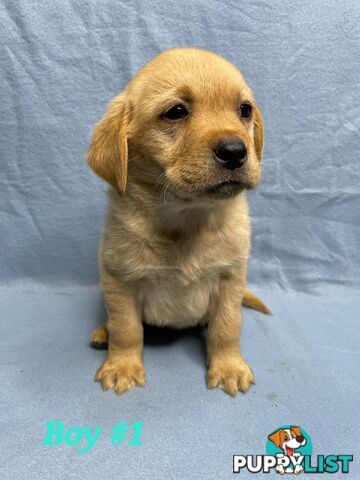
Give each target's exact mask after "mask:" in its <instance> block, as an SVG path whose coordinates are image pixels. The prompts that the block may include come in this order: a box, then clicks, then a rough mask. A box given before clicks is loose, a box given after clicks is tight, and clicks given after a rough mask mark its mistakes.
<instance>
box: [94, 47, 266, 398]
mask: <svg viewBox="0 0 360 480" xmlns="http://www.w3.org/2000/svg"><path fill="white" fill-rule="evenodd" d="M263 138H264V133H263V123H262V119H261V115H260V112H259V109H258V107H257V106H256V103H255V100H254V97H253V94H252V92H251V90H250V88H249V87H248V85H247V83H246V82H245V80H244V77H243V76H242V75H241V73H240V72H239V71H238V70H237V68H235V66H234V65H232V64H230V63H229V62H228V61H226V60H225V59H224V58H222V57H220V56H219V55H216V54H215V53H211V52H208V51H204V50H198V49H193V48H177V49H172V50H168V51H165V52H164V53H162V54H160V55H159V56H157V57H156V58H155V59H153V60H152V61H151V62H150V63H148V64H147V65H146V66H145V67H144V68H143V69H142V70H141V71H140V72H139V73H138V74H137V75H136V76H135V77H134V78H133V80H132V81H131V82H130V83H129V84H128V85H127V87H126V88H125V90H124V91H123V92H122V93H120V95H118V96H117V97H116V98H115V99H114V100H113V101H112V102H111V104H110V106H109V108H108V110H107V112H106V114H105V115H104V117H103V118H102V120H101V121H100V122H99V123H98V125H97V126H96V128H95V130H94V133H93V137H92V143H91V146H90V149H89V152H88V162H89V165H90V167H91V168H92V169H93V170H94V171H95V172H96V173H97V174H98V175H100V176H101V177H102V178H103V179H105V180H106V181H107V182H109V183H110V185H112V187H113V189H111V191H110V193H109V209H108V215H107V220H106V224H105V228H104V232H103V236H102V241H101V246H100V274H101V288H102V290H103V293H104V296H105V303H106V307H107V313H108V321H107V324H106V326H105V325H104V326H101V327H99V328H98V329H97V330H96V331H95V332H94V333H93V335H92V338H91V340H92V343H93V345H98V344H103V343H107V342H108V355H107V359H106V360H105V362H104V363H103V364H102V366H101V367H100V369H99V370H98V372H97V375H96V379H97V380H98V381H100V382H101V383H102V386H103V388H104V389H105V390H107V389H109V388H113V389H114V390H115V392H116V393H118V394H120V393H123V392H125V391H126V390H128V389H130V388H132V387H134V386H136V385H137V386H143V385H144V383H145V370H144V366H143V359H142V354H143V321H144V322H146V323H149V324H152V325H158V326H169V327H175V328H184V327H191V326H194V325H199V324H207V325H208V335H207V356H208V378H207V384H208V387H209V388H213V387H220V388H222V389H223V390H224V391H225V392H227V393H229V394H231V395H235V394H236V392H237V391H238V390H241V391H242V392H246V391H247V390H248V388H249V386H250V384H251V383H254V375H253V373H252V370H251V368H250V367H249V366H248V364H247V363H246V362H245V360H244V359H243V357H242V355H241V353H240V345H239V338H240V326H241V313H240V306H241V303H243V304H245V305H247V306H250V307H252V308H256V309H258V310H261V311H263V312H264V313H268V310H267V308H266V307H265V305H263V304H262V303H261V301H260V300H259V299H257V298H256V297H255V296H254V295H253V294H252V293H251V292H249V291H248V290H245V284H246V270H247V260H248V255H249V247H250V226H249V216H248V207H247V201H246V196H245V190H246V189H253V188H255V187H256V186H257V184H258V182H259V179H260V172H261V167H260V163H261V155H262V149H263Z"/></svg>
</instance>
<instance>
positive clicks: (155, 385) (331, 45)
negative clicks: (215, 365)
mask: <svg viewBox="0 0 360 480" xmlns="http://www.w3.org/2000/svg"><path fill="white" fill-rule="evenodd" d="M0 19H1V28H0V85H1V88H0V97H1V99H0V100H1V101H0V167H1V168H0V240H1V255H0V319H1V320H0V339H1V348H0V365H1V368H0V385H1V395H0V421H1V434H0V451H1V467H2V473H1V475H2V478H5V479H14V478H16V479H29V478H31V479H32V478H34V479H45V480H49V479H52V480H53V479H54V480H58V479H59V480H60V479H65V478H66V479H67V478H76V479H78V478H90V479H97V478H103V477H104V478H109V479H112V478H129V479H136V480H138V479H150V478H151V479H159V480H160V479H161V480H162V479H164V478H169V479H201V480H202V479H204V480H205V479H214V480H215V479H216V480H219V479H228V478H229V479H230V478H234V475H233V473H232V455H233V454H240V455H261V454H264V453H265V444H266V440H267V435H268V434H269V433H270V432H272V431H273V430H274V429H275V428H277V427H279V426H281V425H284V424H290V423H293V424H295V425H300V426H301V427H302V428H304V429H305V430H306V431H307V432H308V433H309V434H310V436H311V438H312V441H313V445H314V454H316V455H322V454H324V455H329V454H353V455H355V459H354V460H355V461H354V464H353V465H351V467H350V468H351V472H350V474H349V475H347V478H349V479H357V478H359V463H358V460H357V458H356V455H357V452H358V451H359V447H360V444H359V438H358V437H359V435H358V427H357V423H358V422H357V421H356V420H357V418H358V411H357V402H358V398H359V395H360V391H359V382H358V377H357V372H358V371H359V358H360V351H359V344H360V343H359V340H358V333H357V332H358V325H357V323H358V312H359V290H358V289H359V280H360V255H359V251H360V215H359V206H360V202H359V193H360V162H359V160H360V159H359V147H360V141H359V139H360V137H359V127H360V103H359V77H360V61H359V60H360V54H359V52H360V29H359V25H360V6H359V2H358V0H346V1H343V2H335V1H333V0H330V1H328V0H318V1H316V2H315V1H312V0H302V1H298V2H290V1H288V2H285V1H280V0H273V1H270V0H266V1H262V0H251V1H250V0H245V1H235V0H229V1H227V2H220V1H217V0H208V1H207V2H204V1H203V0H196V1H192V0H184V1H181V2H180V1H175V0H167V1H166V2H165V1H160V0H150V1H146V2H144V1H142V2H141V1H139V0H137V1H136V0H130V1H126V0H102V1H96V0H87V1H85V0H55V1H45V0H26V1H25V0H18V1H13V0H2V2H0ZM175 46H196V47H202V48H206V49H209V50H214V51H216V52H218V53H220V54H222V55H223V56H225V57H226V58H228V59H229V60H230V61H232V62H233V63H235V64H236V65H237V66H238V67H239V68H240V69H241V71H242V72H243V73H244V75H245V77H246V78H247V80H248V82H249V84H250V85H251V87H252V88H253V90H254V93H255V97H256V99H257V102H258V104H259V106H260V108H261V111H262V113H263V117H264V122H265V129H266V142H265V150H264V158H263V178H262V183H261V185H260V187H259V188H258V189H257V190H256V191H255V192H250V193H249V202H250V207H251V208H250V210H251V217H252V231H253V237H252V252H251V259H250V263H249V283H250V285H251V287H252V288H253V290H255V291H256V293H257V294H259V296H261V297H262V298H263V299H264V301H265V302H266V303H267V304H268V305H269V306H270V308H271V309H272V311H273V316H272V317H265V316H262V315H260V314H259V313H257V312H254V311H249V310H245V309H244V315H243V316H244V328H243V333H242V339H241V342H242V346H243V352H244V356H245V358H246V359H247V360H248V361H249V363H250V365H251V366H252V367H253V369H254V372H255V375H256V379H257V384H256V385H255V386H253V387H252V388H251V390H250V391H249V392H248V394H246V395H241V394H239V395H238V396H237V397H236V398H235V399H233V398H230V397H229V396H227V395H225V394H224V393H222V392H220V391H218V390H216V391H215V390H214V391H207V389H206V386H205V376H206V367H205V356H206V353H205V351H206V346H205V339H204V336H205V335H206V332H204V331H200V330H199V331H197V330H196V331H192V330H190V331H185V332H178V333H174V332H172V333H171V332H170V333H169V332H168V333H163V332H161V333H160V332H159V331H158V330H156V329H155V330H151V332H150V333H149V331H147V332H146V333H145V351H144V354H145V367H146V370H147V385H146V387H145V388H144V389H134V390H132V391H131V392H128V393H126V394H125V395H124V396H122V397H116V396H115V395H114V394H113V393H112V392H108V393H103V392H102V391H101V388H100V386H99V385H98V384H96V383H94V381H93V380H94V375H95V372H96V370H97V368H98V367H99V365H100V364H101V362H102V361H103V359H104V358H105V353H104V352H100V351H94V350H92V349H90V348H89V345H88V343H87V338H88V336H89V334H90V332H91V330H92V329H93V328H94V327H95V326H96V325H97V324H100V323H101V322H103V321H105V319H106V315H105V311H104V306H103V303H102V299H101V295H100V292H99V289H98V287H97V283H98V270H97V248H98V243H99V237H100V232H101V226H102V223H103V220H104V213H105V202H106V199H105V190H106V185H105V184H104V183H103V182H102V181H101V180H100V179H98V178H97V177H96V176H95V175H94V174H93V173H92V172H91V171H90V169H89V168H88V166H87V165H86V161H85V156H86V150H87V147H88V145H89V141H90V132H91V129H92V127H93V126H94V124H95V123H96V122H97V121H98V120H99V119H100V117H101V116H102V115H103V113H104V111H105V108H106V105H107V103H108V102H109V101H110V99H111V98H112V97H113V96H114V95H116V94H117V93H118V92H119V91H121V89H122V88H123V87H124V86H125V85H126V84H127V82H128V81H129V80H130V79H131V77H132V76H133V75H134V74H135V73H136V71H137V70H138V69H139V68H140V67H141V66H142V65H144V64H145V63H146V62H147V61H149V60H150V59H151V58H152V57H153V56H155V55H156V54H158V53H159V52H160V51H162V50H164V49H166V48H170V47H175ZM48 420H60V421H62V422H64V423H65V424H66V427H67V428H69V427H71V426H89V427H91V428H94V427H95V426H96V425H100V426H101V427H102V428H103V430H104V434H103V435H102V437H101V438H100V440H99V442H98V443H97V444H96V445H95V446H94V447H93V449H92V450H91V451H90V452H88V453H84V454H79V453H78V452H76V451H74V449H72V448H70V447H66V446H65V445H64V444H62V445H59V446H58V447H44V446H43V445H42V442H43V440H44V438H45V431H46V421H48ZM118 421H126V422H128V423H129V424H131V423H133V422H136V421H143V422H144V424H143V425H144V426H143V436H142V442H143V445H142V446H139V447H131V446H128V445H121V446H119V447H112V446H111V445H110V437H109V435H110V433H111V428H112V427H113V426H114V424H115V423H116V422H118ZM274 475H275V474H274ZM335 476H336V477H338V476H339V475H335ZM241 477H242V478H257V477H256V475H253V474H249V473H246V472H242V473H241ZM259 478H262V476H261V474H260V475H259ZM274 478H275V477H274Z"/></svg>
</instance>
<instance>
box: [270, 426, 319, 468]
mask: <svg viewBox="0 0 360 480" xmlns="http://www.w3.org/2000/svg"><path fill="white" fill-rule="evenodd" d="M266 450H267V454H272V455H274V456H276V457H277V459H278V465H277V466H276V468H275V470H276V471H277V472H278V473H280V474H284V473H295V474H299V473H301V472H303V465H302V460H303V458H304V457H303V456H304V455H306V454H310V455H311V453H312V445H311V440H310V437H309V435H308V434H307V433H306V432H305V431H304V430H301V428H300V427H299V426H294V425H283V426H282V427H280V428H278V429H277V430H275V431H274V432H272V433H271V434H270V435H269V436H268V444H267V449H266Z"/></svg>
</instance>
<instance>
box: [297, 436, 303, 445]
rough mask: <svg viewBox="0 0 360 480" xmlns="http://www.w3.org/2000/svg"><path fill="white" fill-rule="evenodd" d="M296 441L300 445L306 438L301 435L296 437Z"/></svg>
mask: <svg viewBox="0 0 360 480" xmlns="http://www.w3.org/2000/svg"><path fill="white" fill-rule="evenodd" d="M296 440H297V441H298V442H299V443H302V442H303V441H304V437H303V436H302V435H299V436H298V437H296Z"/></svg>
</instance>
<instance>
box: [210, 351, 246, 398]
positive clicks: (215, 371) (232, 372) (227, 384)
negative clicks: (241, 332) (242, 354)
mask: <svg viewBox="0 0 360 480" xmlns="http://www.w3.org/2000/svg"><path fill="white" fill-rule="evenodd" d="M254 383H255V378H254V374H253V372H252V370H251V368H250V367H249V365H248V364H247V363H245V362H244V361H243V360H242V359H236V360H233V359H231V360H224V361H221V362H216V363H214V364H213V365H211V366H210V368H209V371H208V379H207V386H208V388H216V387H217V388H221V389H222V390H223V391H224V392H226V393H228V394H229V395H231V396H233V397H234V396H235V395H236V393H237V392H238V390H240V391H241V392H243V393H245V392H247V391H248V390H249V387H250V385H251V384H254Z"/></svg>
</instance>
